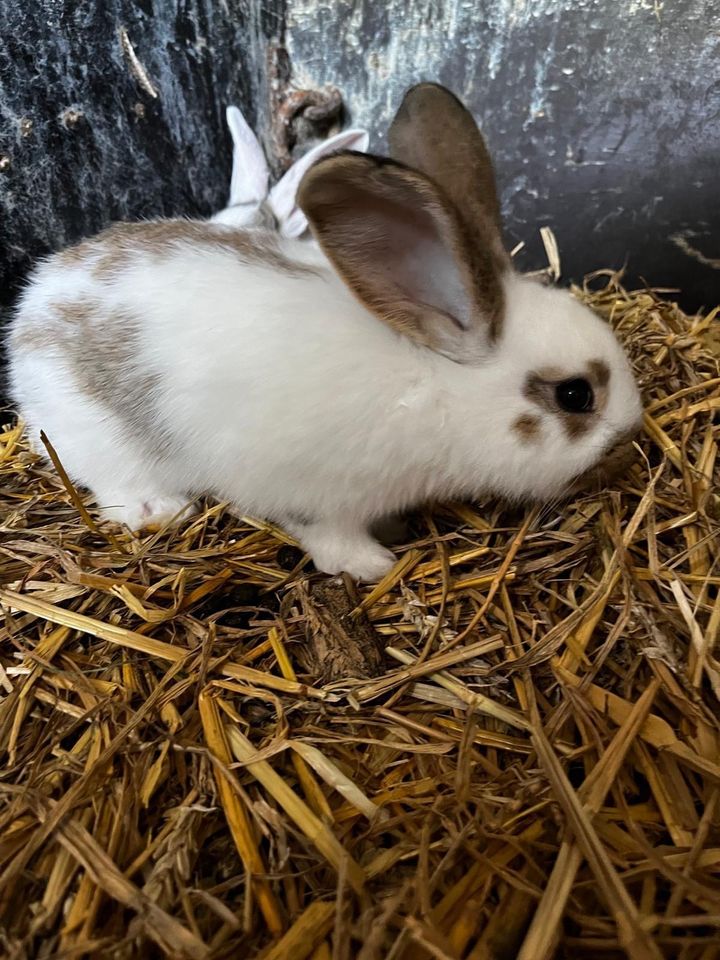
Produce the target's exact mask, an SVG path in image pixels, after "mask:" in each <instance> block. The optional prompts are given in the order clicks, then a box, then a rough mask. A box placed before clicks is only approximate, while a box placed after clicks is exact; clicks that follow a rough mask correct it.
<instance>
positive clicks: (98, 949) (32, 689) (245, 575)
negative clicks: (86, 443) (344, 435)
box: [0, 275, 720, 960]
mask: <svg viewBox="0 0 720 960" xmlns="http://www.w3.org/2000/svg"><path fill="white" fill-rule="evenodd" d="M593 287H594V290H591V289H589V288H587V289H586V290H585V291H582V292H581V295H582V296H584V297H585V298H586V299H588V300H589V302H590V303H591V304H592V305H593V306H594V307H595V308H596V309H597V310H598V311H599V312H600V313H601V314H602V315H604V316H606V317H608V318H609V319H610V320H611V322H612V323H613V325H614V326H615V327H616V328H617V330H618V331H619V334H620V336H621V338H622V339H623V340H624V341H625V342H626V343H627V345H628V349H629V351H630V353H631V354H632V357H633V360H634V362H635V366H636V369H637V373H638V376H639V378H640V381H641V384H642V387H643V390H644V395H645V400H646V404H647V411H648V412H647V416H646V421H645V423H646V426H645V432H644V435H643V437H642V438H641V441H640V444H641V447H642V452H643V455H642V457H641V458H640V459H639V460H638V463H637V464H636V465H635V466H634V467H633V468H632V470H631V472H630V473H629V474H628V476H627V477H626V478H625V479H624V480H623V481H622V482H620V483H619V484H618V485H617V486H616V488H615V489H613V490H611V491H608V492H606V493H605V494H604V495H602V496H597V497H585V498H583V499H581V500H578V501H576V502H573V503H570V504H565V505H562V506H557V507H546V508H544V509H542V510H531V511H529V512H525V511H517V510H515V511H511V510H508V509H506V508H503V507H502V506H500V505H498V504H496V503H494V502H488V503H483V504H474V505H461V504H455V505H447V506H444V507H442V508H439V509H437V510H435V511H433V512H432V513H423V514H420V515H418V516H416V517H414V518H413V520H412V533H411V541H410V542H406V543H404V544H401V545H400V547H399V549H398V557H399V562H398V565H397V567H396V568H395V570H394V571H393V573H392V574H391V575H390V576H389V577H388V578H387V579H386V581H385V582H383V583H382V584H380V585H379V586H377V587H372V588H361V589H360V590H359V591H358V590H357V588H356V587H354V585H353V584H352V583H350V582H346V581H344V580H343V579H335V580H329V579H328V578H322V577H318V576H317V575H315V574H312V572H311V571H310V570H308V568H307V565H306V564H305V563H304V558H303V557H302V555H301V554H300V552H299V551H298V550H297V548H296V547H295V546H294V545H293V544H292V542H291V541H290V540H289V539H288V538H286V537H285V536H284V535H283V534H282V533H281V532H280V531H277V530H274V529H271V528H269V527H267V526H265V525H263V524H258V523H255V522H254V521H250V520H238V519H236V518H234V517H233V516H232V515H231V514H230V513H229V512H228V511H227V510H226V509H225V508H224V507H223V506H221V505H217V504H208V505H207V508H206V509H205V511H204V512H203V513H202V514H201V516H199V517H198V518H194V519H193V520H192V521H191V522H189V523H187V524H186V525H185V526H184V527H183V528H182V529H181V530H180V531H179V532H174V533H170V534H167V533H163V532H162V531H160V532H157V533H155V534H153V535H148V536H145V537H143V538H132V537H130V536H129V535H126V534H121V533H118V532H117V531H116V532H113V531H112V530H111V529H108V528H104V527H99V526H97V523H96V517H95V515H94V513H93V509H92V507H90V508H89V509H88V510H86V509H85V507H83V505H82V500H81V499H80V496H79V495H78V494H77V493H76V492H75V491H73V490H72V489H70V488H69V487H68V486H67V485H66V483H65V482H64V481H63V480H62V479H61V477H60V476H59V474H58V472H57V471H56V470H54V469H53V468H52V467H48V466H47V465H45V464H43V463H41V462H39V461H38V460H36V459H33V458H32V457H31V456H30V455H29V453H28V452H27V450H26V449H25V447H24V446H23V441H22V439H21V436H20V434H19V431H18V430H17V429H15V428H13V429H8V430H6V432H5V433H4V434H2V435H0V474H1V475H0V499H1V501H2V503H1V505H0V511H1V519H0V537H1V540H0V547H1V550H0V553H1V560H0V604H1V607H0V612H1V613H2V616H1V617H0V663H1V665H2V667H1V669H0V692H1V694H2V704H1V705H0V749H1V751H2V768H1V770H0V798H1V802H0V944H1V946H0V950H2V952H3V953H4V954H5V955H6V956H9V957H12V958H17V960H20V958H30V957H45V958H49V957H57V958H60V957H63V958H80V957H93V958H94V957H117V958H126V957H127V958H130V957H138V958H154V957H163V956H167V957H178V958H205V957H207V958H211V957H212V958H217V960H220V958H231V957H232V958H245V957H265V958H271V960H303V958H313V960H330V958H333V960H348V958H351V957H352V958H360V960H390V958H393V960H425V958H442V960H447V958H454V960H460V958H465V960H515V958H517V960H543V958H546V957H551V956H557V957H591V958H599V960H603V958H615V957H625V956H627V957H631V958H637V960H641V958H642V960H644V958H659V957H673V958H675V957H676V958H679V960H680V958H681V960H711V958H716V957H718V956H720V723H719V722H718V698H719V697H720V663H719V662H718V660H717V659H716V658H715V653H714V646H715V641H716V638H717V635H718V628H719V627H720V593H719V592H718V585H719V584H720V563H719V562H718V561H719V560H720V536H719V533H720V528H719V525H718V518H720V497H719V496H718V487H717V479H718V469H717V459H716V454H717V439H718V429H719V428H718V426H717V425H716V421H717V412H718V410H720V371H719V370H718V356H719V353H720V351H719V349H718V338H717V328H718V324H717V321H715V320H714V317H715V313H714V312H713V313H711V314H706V315H698V316H694V317H689V316H686V315H684V314H683V313H682V312H681V311H680V310H679V309H678V308H677V307H676V306H674V305H673V304H672V303H671V302H669V301H667V300H664V299H663V297H662V294H659V293H657V292H651V291H639V292H635V293H626V292H625V291H624V290H623V289H622V287H621V286H620V285H619V281H618V278H617V277H614V276H612V275H606V276H605V277H601V278H595V279H594V280H593ZM598 287H599V288H600V289H598Z"/></svg>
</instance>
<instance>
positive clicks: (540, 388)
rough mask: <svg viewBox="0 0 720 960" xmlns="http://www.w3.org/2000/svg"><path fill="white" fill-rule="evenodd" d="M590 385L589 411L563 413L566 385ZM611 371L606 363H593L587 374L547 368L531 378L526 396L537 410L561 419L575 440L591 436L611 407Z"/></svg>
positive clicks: (587, 369) (600, 361) (527, 383)
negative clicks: (562, 395)
mask: <svg viewBox="0 0 720 960" xmlns="http://www.w3.org/2000/svg"><path fill="white" fill-rule="evenodd" d="M582 382H586V383H587V385H588V386H589V387H590V390H591V395H592V404H591V405H590V404H588V405H587V408H586V409H583V410H578V411H577V412H575V411H572V410H567V409H563V408H562V406H561V405H560V404H559V402H558V387H560V386H561V385H563V384H571V383H578V384H580V383H582ZM609 382H610V368H609V367H608V365H607V364H606V363H605V361H604V360H591V361H590V362H589V363H588V365H587V368H586V369H585V370H579V371H578V370H562V369H561V368H559V367H547V368H545V369H543V370H537V371H535V372H534V373H531V374H529V376H528V378H527V380H526V381H525V389H524V391H523V392H524V394H525V397H526V398H527V399H528V400H530V402H531V403H533V404H535V406H537V407H540V408H541V409H542V410H545V411H546V412H547V413H551V414H553V415H555V416H556V417H559V418H560V420H561V422H562V424H563V427H564V429H565V432H566V433H567V435H568V437H569V438H570V439H571V440H574V439H577V438H578V437H581V436H583V435H584V434H586V433H588V432H589V431H590V430H591V429H592V428H593V426H594V425H595V424H596V423H597V421H598V419H599V417H600V415H601V414H602V411H603V410H604V409H605V406H606V405H607V394H608V384H609Z"/></svg>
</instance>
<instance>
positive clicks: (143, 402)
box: [10, 84, 641, 580]
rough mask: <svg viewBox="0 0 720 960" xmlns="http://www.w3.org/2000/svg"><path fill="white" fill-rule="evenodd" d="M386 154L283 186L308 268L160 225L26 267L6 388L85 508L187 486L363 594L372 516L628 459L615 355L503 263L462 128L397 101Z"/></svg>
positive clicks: (490, 181)
mask: <svg viewBox="0 0 720 960" xmlns="http://www.w3.org/2000/svg"><path fill="white" fill-rule="evenodd" d="M390 153H391V157H392V159H387V158H378V157H373V156H368V155H364V154H359V153H346V154H339V155H337V156H332V157H328V158H326V159H323V160H321V161H320V162H319V163H317V164H316V165H315V166H312V167H311V168H310V169H309V170H308V172H307V173H306V174H305V176H304V178H303V181H302V183H301V185H300V190H299V194H298V202H299V205H300V207H301V209H302V210H303V212H304V214H305V215H306V216H307V218H308V220H309V222H310V225H311V228H312V230H313V234H314V236H315V238H316V240H317V241H318V243H319V244H320V247H321V248H322V251H323V254H324V256H321V255H320V254H319V253H317V252H316V251H315V250H314V249H313V247H312V245H308V244H306V243H303V242H301V241H298V240H293V239H289V238H283V237H280V236H278V235H277V234H276V233H273V232H268V231H265V232H263V231H260V230H251V231H248V230H239V229H236V228H234V227H231V226H228V225H223V224H218V223H192V222H187V221H172V220H171V221H158V222H154V223H153V222H151V223H140V224H120V225H117V226H115V227H112V228H110V229H109V230H107V231H105V232H104V233H102V234H100V235H99V236H98V237H96V238H95V239H93V240H89V241H85V242H84V243H81V244H79V245H78V246H76V247H74V248H71V249H69V250H67V251H65V252H64V253H61V254H59V255H56V256H54V257H51V258H50V259H49V260H47V261H45V262H44V263H42V264H40V266H38V268H37V269H36V271H35V273H34V275H33V276H32V278H31V280H30V283H29V286H28V287H27V289H26V291H25V292H24V294H23V296H22V298H21V302H20V305H19V308H18V310H17V313H16V315H15V318H14V322H13V327H12V333H11V339H10V360H11V376H12V383H13V387H14V396H15V398H16V400H17V401H18V404H19V410H20V413H21V415H22V416H23V418H24V419H25V420H26V422H27V423H28V425H29V430H30V435H31V437H32V438H33V439H34V440H35V442H36V443H37V438H38V435H39V431H40V430H44V431H45V432H46V434H47V435H48V437H49V439H50V441H51V442H52V443H53V445H54V446H55V448H56V450H57V452H58V454H59V456H60V459H61V460H62V462H63V464H64V466H65V468H66V470H67V471H68V473H69V474H70V476H71V477H72V478H73V480H74V481H75V482H76V483H78V484H82V485H84V486H86V487H89V488H90V489H91V490H92V492H93V493H94V495H95V497H96V499H97V502H98V504H99V506H100V507H101V509H102V513H103V516H105V517H107V518H111V519H113V520H117V521H119V522H121V523H124V524H126V525H128V526H129V527H130V528H132V529H138V528H141V527H143V526H144V525H148V524H151V523H159V522H165V521H170V520H171V519H178V518H179V517H180V518H181V517H182V516H183V513H184V512H185V513H188V512H190V511H191V510H192V507H191V506H190V504H191V501H192V499H193V498H194V497H196V496H197V495H199V494H211V495H213V496H215V497H217V498H218V499H220V500H226V501H230V502H231V503H232V504H233V505H234V506H235V507H236V508H237V509H240V510H242V511H243V512H245V513H248V514H255V515H257V516H261V517H264V518H267V519H271V520H273V521H275V522H276V523H278V524H280V525H282V526H284V527H285V528H286V529H287V530H288V531H289V532H290V533H292V534H293V535H295V536H296V537H297V538H298V539H299V541H300V542H301V544H302V545H303V546H304V547H305V548H306V549H307V550H308V551H309V552H310V554H311V555H312V557H313V559H314V561H315V564H316V566H317V567H318V569H320V570H322V571H326V572H328V573H335V572H338V571H342V570H344V571H347V572H349V573H350V574H352V575H354V576H356V577H358V578H362V579H365V580H374V579H376V578H378V577H380V576H382V575H383V574H384V573H385V572H387V570H388V569H389V568H390V567H391V565H392V563H393V561H394V557H393V554H392V553H391V552H390V551H389V550H386V549H385V548H384V547H382V546H381V545H380V544H379V543H378V542H377V541H376V540H375V539H374V538H373V536H372V535H371V533H370V532H369V531H370V528H371V526H372V525H373V524H374V523H375V522H376V521H377V520H378V519H380V518H383V517H385V516H388V515H391V514H396V513H398V512H401V511H403V510H405V509H407V508H411V507H413V506H416V505H419V504H421V503H424V502H428V501H433V500H439V499H442V498H451V497H452V498H476V497H479V496H484V495H487V494H497V495H500V496H503V497H506V498H509V499H512V500H525V499H531V500H536V499H545V498H554V497H557V496H558V495H560V494H562V493H564V492H565V491H567V490H568V488H569V487H570V486H571V485H573V484H574V483H576V482H577V481H578V478H580V477H583V476H586V475H587V474H588V473H589V472H592V471H598V470H600V471H602V469H603V465H604V464H605V463H612V462H613V461H614V460H616V459H617V458H618V453H619V452H623V451H624V450H626V448H627V446H628V444H629V442H630V439H631V437H632V436H633V434H634V433H635V432H636V431H637V429H638V427H639V423H640V416H641V407H640V399H639V394H638V390H637V387H636V385H635V382H634V380H633V376H632V373H631V369H630V366H629V363H628V361H627V359H626V356H625V354H624V353H623V350H622V348H621V347H620V345H619V343H618V342H617V340H616V339H615V337H614V335H613V333H612V331H611V329H610V327H609V326H608V325H607V324H606V323H605V322H603V321H602V320H601V319H599V318H598V317H596V316H595V315H594V314H593V313H592V312H591V311H590V310H589V309H588V308H587V307H585V306H583V305H582V304H580V303H579V302H577V301H576V300H575V299H573V298H572V297H571V296H570V295H569V294H568V293H567V292H563V291H559V290H554V289H548V288H545V287H543V286H541V285H540V284H538V283H536V282H533V281H531V280H528V279H524V278H521V277H520V276H518V275H517V273H515V272H514V270H513V269H512V266H511V264H510V262H509V258H508V257H507V255H506V253H505V251H504V249H503V245H502V240H501V232H500V216H499V208H498V203H497V198H496V191H495V184H494V177H493V171H492V166H491V162H490V159H489V157H488V154H487V151H486V149H485V146H484V143H483V140H482V137H481V135H480V133H479V131H478V129H477V126H476V125H475V122H474V121H473V119H472V116H471V115H470V113H469V112H468V111H467V110H466V109H465V108H464V107H463V106H462V104H461V103H460V102H459V101H458V100H457V99H456V98H455V97H454V96H453V95H452V94H450V93H449V92H448V91H447V90H445V89H444V88H442V87H439V86H436V85H434V84H421V85H419V86H417V87H414V88H412V89H411V90H410V91H409V92H408V93H407V94H406V97H405V99H404V101H403V103H402V105H401V107H400V109H399V111H398V113H397V115H396V117H395V120H394V121H393V124H392V127H391V130H390ZM326 258H327V259H326ZM328 261H329V262H328Z"/></svg>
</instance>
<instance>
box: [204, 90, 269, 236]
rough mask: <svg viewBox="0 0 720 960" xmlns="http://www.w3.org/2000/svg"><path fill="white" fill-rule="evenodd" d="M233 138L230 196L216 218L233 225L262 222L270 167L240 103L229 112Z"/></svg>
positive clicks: (227, 112)
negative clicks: (262, 208) (262, 209)
mask: <svg viewBox="0 0 720 960" xmlns="http://www.w3.org/2000/svg"><path fill="white" fill-rule="evenodd" d="M225 116H226V119H227V125H228V128H229V130H230V136H231V137H232V142H233V161H232V172H231V174H230V198H229V200H228V205H227V207H225V209H224V210H221V211H220V212H219V213H216V214H215V216H214V217H212V220H213V221H214V222H216V223H225V224H227V225H228V226H233V227H249V226H260V225H261V223H262V216H261V212H260V208H261V206H262V204H263V203H264V201H265V199H266V197H267V194H268V185H269V180H270V171H269V169H268V165H267V160H266V159H265V154H264V152H263V148H262V147H261V146H260V143H259V141H258V139H257V137H256V136H255V134H254V133H253V131H252V130H251V129H250V125H249V124H248V122H247V120H246V119H245V117H244V116H243V114H242V111H241V110H240V109H239V107H234V106H230V107H228V108H227V110H226V112H225Z"/></svg>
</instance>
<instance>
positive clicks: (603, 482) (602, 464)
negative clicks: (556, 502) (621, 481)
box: [568, 429, 638, 494]
mask: <svg viewBox="0 0 720 960" xmlns="http://www.w3.org/2000/svg"><path fill="white" fill-rule="evenodd" d="M637 434H638V431H637V429H633V430H632V431H627V432H626V433H624V434H623V435H622V436H620V437H618V438H617V439H616V440H615V441H614V443H613V444H612V446H610V447H609V448H608V449H607V450H606V452H605V453H604V454H603V456H602V458H601V459H600V461H599V462H598V463H596V464H595V465H594V466H592V467H590V468H589V469H588V470H585V471H584V472H583V473H581V474H580V475H579V476H578V477H576V478H575V479H574V480H573V481H572V482H571V484H570V488H569V491H568V492H569V493H570V494H578V493H590V492H594V491H596V490H598V489H602V488H603V487H605V486H607V484H609V483H612V482H613V480H617V478H618V477H620V476H622V475H623V474H624V473H625V472H626V471H627V470H628V469H629V468H630V467H631V466H632V464H633V463H634V462H635V460H636V459H637V455H638V454H637V448H636V446H635V437H636V436H637Z"/></svg>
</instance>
